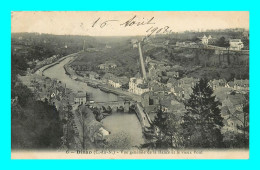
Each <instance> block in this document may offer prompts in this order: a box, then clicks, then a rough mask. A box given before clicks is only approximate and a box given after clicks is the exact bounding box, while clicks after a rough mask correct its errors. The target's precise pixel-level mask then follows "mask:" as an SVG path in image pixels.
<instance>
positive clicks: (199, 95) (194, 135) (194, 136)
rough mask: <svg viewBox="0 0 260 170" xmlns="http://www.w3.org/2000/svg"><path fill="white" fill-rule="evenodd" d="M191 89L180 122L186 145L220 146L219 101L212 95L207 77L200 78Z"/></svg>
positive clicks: (200, 146) (220, 121)
mask: <svg viewBox="0 0 260 170" xmlns="http://www.w3.org/2000/svg"><path fill="white" fill-rule="evenodd" d="M192 89H193V93H192V94H191V95H190V99H189V100H188V101H187V102H186V103H185V107H186V110H187V112H186V113H185V115H184V117H183V119H184V122H183V123H182V126H183V129H184V136H183V137H184V139H185V141H186V147H198V148H219V147H222V140H223V136H222V134H221V132H220V129H221V127H222V126H223V122H222V121H223V118H222V117H221V115H220V109H219V105H220V102H219V101H217V100H216V98H215V96H213V90H212V88H211V87H210V86H209V85H208V80H207V79H200V81H199V82H198V83H197V84H196V85H195V86H194V87H193V88H192Z"/></svg>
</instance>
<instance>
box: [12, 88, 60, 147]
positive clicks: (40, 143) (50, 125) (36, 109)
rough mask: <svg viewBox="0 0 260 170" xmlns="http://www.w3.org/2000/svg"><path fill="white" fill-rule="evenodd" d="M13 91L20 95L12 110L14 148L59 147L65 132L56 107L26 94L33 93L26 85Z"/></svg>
mask: <svg viewBox="0 0 260 170" xmlns="http://www.w3.org/2000/svg"><path fill="white" fill-rule="evenodd" d="M12 92H13V93H14V94H16V95H18V96H19V102H18V103H17V104H16V105H12V110H11V115H12V121H11V124H12V125H11V138H12V140H11V142H12V148H13V149H26V148H29V149H39V148H45V149H46V148H58V147H59V146H60V144H61V140H60V138H61V136H62V135H63V132H62V123H61V121H59V112H58V111H57V110H56V108H55V107H54V106H52V105H49V104H48V102H42V101H34V100H33V99H32V96H31V95H27V94H26V92H28V93H30V94H31V92H29V89H28V88H27V87H26V86H18V87H16V88H14V89H13V90H12ZM25 98H26V99H25Z"/></svg>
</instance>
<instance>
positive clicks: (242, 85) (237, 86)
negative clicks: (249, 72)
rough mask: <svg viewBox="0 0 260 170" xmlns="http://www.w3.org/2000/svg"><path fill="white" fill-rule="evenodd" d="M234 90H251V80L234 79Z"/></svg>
mask: <svg viewBox="0 0 260 170" xmlns="http://www.w3.org/2000/svg"><path fill="white" fill-rule="evenodd" d="M234 90H237V91H242V90H245V91H249V80H247V79H246V80H237V79H234Z"/></svg>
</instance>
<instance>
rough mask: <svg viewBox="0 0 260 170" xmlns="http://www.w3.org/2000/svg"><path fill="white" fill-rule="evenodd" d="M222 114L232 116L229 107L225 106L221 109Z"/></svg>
mask: <svg viewBox="0 0 260 170" xmlns="http://www.w3.org/2000/svg"><path fill="white" fill-rule="evenodd" d="M221 114H222V115H223V116H227V115H230V114H231V113H230V111H229V109H228V107H227V106H224V107H222V108H221Z"/></svg>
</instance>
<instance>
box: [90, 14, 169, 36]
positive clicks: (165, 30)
mask: <svg viewBox="0 0 260 170" xmlns="http://www.w3.org/2000/svg"><path fill="white" fill-rule="evenodd" d="M154 20H155V17H151V18H148V19H145V18H143V19H142V20H140V19H138V17H137V16H136V15H135V16H133V17H131V18H129V19H127V20H126V21H120V20H102V18H100V17H99V18H97V19H96V20H95V21H94V22H93V23H92V25H91V27H92V28H96V27H99V28H102V29H105V28H107V27H108V26H113V25H114V24H117V25H118V26H120V27H123V28H129V27H132V28H133V29H134V27H135V28H136V27H144V26H148V27H149V28H148V29H147V30H146V32H145V34H146V37H150V36H151V35H155V34H170V33H172V29H171V28H170V27H169V26H167V25H166V26H164V27H158V26H156V23H155V21H154ZM151 25H153V26H151Z"/></svg>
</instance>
